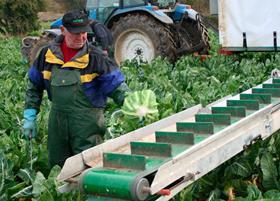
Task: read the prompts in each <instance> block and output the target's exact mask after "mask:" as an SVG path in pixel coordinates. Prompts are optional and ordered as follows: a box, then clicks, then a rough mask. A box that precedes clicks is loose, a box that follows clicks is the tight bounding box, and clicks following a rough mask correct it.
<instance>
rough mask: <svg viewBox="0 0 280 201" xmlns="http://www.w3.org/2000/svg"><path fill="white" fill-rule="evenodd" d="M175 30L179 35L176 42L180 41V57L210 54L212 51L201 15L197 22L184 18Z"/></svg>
mask: <svg viewBox="0 0 280 201" xmlns="http://www.w3.org/2000/svg"><path fill="white" fill-rule="evenodd" d="M174 28H175V29H176V31H174V33H175V32H176V33H177V34H176V36H175V41H179V43H178V44H179V45H178V46H177V55H178V56H182V55H185V54H189V53H194V52H197V53H199V54H208V52H209V49H210V45H209V40H210V39H209V35H208V30H207V28H206V27H205V25H204V24H203V22H202V21H201V18H200V16H199V15H198V16H197V20H196V21H195V20H193V19H190V18H188V17H187V18H184V19H183V20H182V22H181V23H180V24H175V25H174Z"/></svg>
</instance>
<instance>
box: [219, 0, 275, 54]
mask: <svg viewBox="0 0 280 201" xmlns="http://www.w3.org/2000/svg"><path fill="white" fill-rule="evenodd" d="M218 9H219V41H220V45H221V48H222V49H223V50H227V51H279V50H280V20H279V18H280V1H279V0H266V1H263V0H219V1H218Z"/></svg>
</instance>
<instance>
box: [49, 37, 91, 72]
mask: <svg viewBox="0 0 280 201" xmlns="http://www.w3.org/2000/svg"><path fill="white" fill-rule="evenodd" d="M63 39H64V36H62V35H60V36H58V37H57V38H56V39H55V41H54V42H53V43H51V45H50V46H49V48H48V51H47V53H46V55H45V61H46V62H47V63H51V64H59V65H61V67H62V68H65V67H67V68H78V69H84V68H86V67H87V66H88V63H89V53H88V52H89V43H88V41H87V42H86V43H85V45H84V46H83V47H82V49H81V50H80V51H79V52H78V53H77V54H76V55H75V56H74V57H73V58H72V59H71V60H70V61H68V62H66V63H65V62H64V59H63V54H62V51H61V49H60V44H61V43H62V41H63Z"/></svg>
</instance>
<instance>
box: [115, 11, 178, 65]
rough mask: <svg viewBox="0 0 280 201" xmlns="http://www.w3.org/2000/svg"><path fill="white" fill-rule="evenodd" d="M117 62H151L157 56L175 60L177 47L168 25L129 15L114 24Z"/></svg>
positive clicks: (144, 16)
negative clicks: (134, 60)
mask: <svg viewBox="0 0 280 201" xmlns="http://www.w3.org/2000/svg"><path fill="white" fill-rule="evenodd" d="M111 31H112V35H113V45H114V53H115V56H114V57H115V60H116V62H117V63H118V64H119V65H120V64H121V62H123V61H125V60H127V59H128V60H133V59H136V60H137V61H138V62H141V61H147V62H150V61H151V60H153V59H154V58H156V57H157V56H162V57H167V58H168V59H169V60H174V59H175V46H174V42H173V40H172V34H171V32H170V31H169V28H168V27H167V25H164V24H162V23H161V22H159V21H157V20H156V19H155V18H153V17H152V16H148V15H145V14H128V15H126V16H124V17H121V18H120V19H119V20H118V21H117V22H114V24H113V26H112V28H111Z"/></svg>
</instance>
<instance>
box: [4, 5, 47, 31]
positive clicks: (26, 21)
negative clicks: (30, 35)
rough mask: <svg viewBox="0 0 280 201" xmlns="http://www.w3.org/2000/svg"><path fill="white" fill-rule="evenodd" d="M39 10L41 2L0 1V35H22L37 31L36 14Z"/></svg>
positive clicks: (41, 6)
mask: <svg viewBox="0 0 280 201" xmlns="http://www.w3.org/2000/svg"><path fill="white" fill-rule="evenodd" d="M41 8H43V1H42V0H25V1H21V0H2V1H0V19H1V20H0V33H4V34H23V33H26V32H27V31H32V30H36V29H38V28H39V23H38V17H37V12H38V11H39V10H40V9H41Z"/></svg>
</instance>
